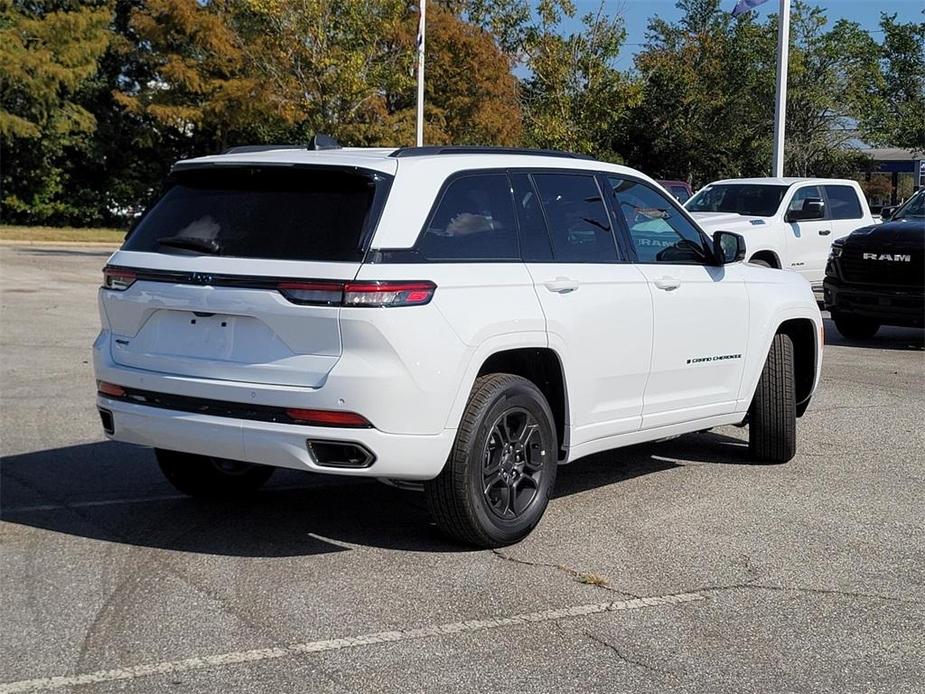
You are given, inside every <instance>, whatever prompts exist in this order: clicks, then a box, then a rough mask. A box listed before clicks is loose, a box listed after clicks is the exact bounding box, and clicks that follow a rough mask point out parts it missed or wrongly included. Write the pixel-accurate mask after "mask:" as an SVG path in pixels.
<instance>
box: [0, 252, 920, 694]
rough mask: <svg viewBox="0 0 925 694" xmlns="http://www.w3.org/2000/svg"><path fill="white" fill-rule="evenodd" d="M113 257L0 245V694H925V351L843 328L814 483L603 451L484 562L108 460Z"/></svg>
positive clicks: (784, 468) (812, 457) (331, 502)
mask: <svg viewBox="0 0 925 694" xmlns="http://www.w3.org/2000/svg"><path fill="white" fill-rule="evenodd" d="M107 255H108V251H106V250H105V249H100V248H90V247H61V248H58V247H48V246H33V247H12V246H2V247H0V276H2V278H0V288H2V313H0V379H2V381H0V393H2V419H0V453H2V456H3V460H2V466H0V515H2V523H0V575H2V578H0V581H2V583H0V624H2V629H0V694H7V693H10V692H20V691H45V690H58V691H80V692H90V691H92V692H109V691H158V692H159V691H172V692H173V691H175V692H228V691H244V690H248V691H265V692H290V691H303V692H313V693H315V692H317V693H323V692H374V691H375V692H378V691H383V692H419V691H420V692H424V691H428V692H430V691H433V692H473V691H485V692H546V691H549V692H553V691H555V692H653V693H655V692H669V691H670V692H674V691H678V692H785V691H786V692H890V693H901V692H921V691H925V514H923V511H925V483H923V481H922V476H923V472H925V445H923V444H925V436H923V423H925V397H923V393H925V388H923V385H925V351H923V336H922V332H921V331H915V330H903V329H888V328H887V329H883V330H882V331H881V333H880V334H879V335H878V336H877V337H876V338H874V339H872V340H868V341H864V342H854V343H849V342H846V341H844V340H842V339H840V338H839V337H838V336H837V334H836V333H835V332H834V328H833V327H832V326H831V324H830V323H828V324H827V335H826V337H827V342H828V346H827V348H826V352H825V366H824V374H823V381H822V387H821V390H820V391H819V393H818V394H817V396H816V398H815V399H814V401H813V403H812V405H811V407H810V409H809V411H808V413H807V414H806V416H805V417H803V419H801V420H800V423H799V454H798V456H797V457H796V459H794V460H793V461H792V462H790V463H789V464H787V465H779V466H778V465H768V466H755V465H750V464H748V463H747V460H746V457H745V455H744V450H743V443H744V438H745V431H744V430H740V429H737V428H735V427H724V428H722V429H718V430H715V431H713V432H710V433H706V434H694V435H689V436H685V437H681V438H678V439H674V440H671V441H665V442H660V443H657V444H649V445H643V446H635V447H633V448H629V449H623V450H620V451H614V452H608V453H606V454H600V455H595V456H593V457H590V458H586V459H583V460H580V461H577V462H575V463H573V464H571V465H569V466H567V467H564V468H562V469H561V471H560V473H559V480H558V487H557V492H556V497H555V499H554V500H553V501H552V503H551V504H550V507H549V510H548V511H547V514H546V517H545V519H544V521H543V522H542V523H541V525H540V527H539V528H538V529H537V530H536V531H535V532H534V533H533V534H532V535H531V536H530V537H529V538H528V539H527V540H526V541H525V542H523V543H521V544H519V545H517V546H514V547H510V548H507V549H504V550H501V551H497V552H491V551H469V550H465V549H463V548H460V547H459V546H455V545H453V544H450V543H448V542H446V541H444V540H443V539H442V538H441V537H440V536H439V535H438V534H437V533H436V531H435V530H434V528H433V526H432V524H431V523H430V521H429V518H428V516H427V512H426V510H425V508H424V504H423V500H422V499H421V498H420V497H419V495H417V494H415V493H414V492H408V491H401V490H397V489H393V488H389V487H386V486H384V485H381V484H378V483H375V482H355V481H351V480H349V479H343V478H335V477H331V478H326V477H319V476H313V475H309V474H307V473H305V474H300V473H295V472H282V471H280V472H279V473H278V474H277V475H276V476H275V477H274V478H273V480H272V481H271V482H270V484H269V485H268V487H267V488H266V490H265V491H263V492H262V493H261V494H260V495H259V496H258V497H257V498H256V499H255V500H254V501H253V502H249V503H247V504H244V505H223V504H206V503H202V502H196V501H192V500H189V499H186V498H183V497H181V496H179V495H178V494H176V493H175V492H174V491H173V490H172V488H170V487H169V486H168V485H167V483H166V482H165V481H164V480H163V479H162V477H161V475H160V473H159V472H158V470H157V469H156V467H155V463H154V458H153V456H152V454H151V453H150V452H149V451H148V450H145V449H140V448H136V447H132V446H128V445H123V444H117V443H111V442H107V441H105V439H104V437H103V435H102V432H101V430H100V426H99V422H98V420H97V415H96V412H95V409H94V396H93V393H94V385H93V377H92V373H91V367H90V364H89V351H90V343H91V342H92V341H93V338H94V337H95V335H96V332H97V329H98V321H97V315H96V287H97V285H98V284H99V278H100V272H99V270H100V268H101V267H102V265H103V263H104V262H105V259H106V257H107Z"/></svg>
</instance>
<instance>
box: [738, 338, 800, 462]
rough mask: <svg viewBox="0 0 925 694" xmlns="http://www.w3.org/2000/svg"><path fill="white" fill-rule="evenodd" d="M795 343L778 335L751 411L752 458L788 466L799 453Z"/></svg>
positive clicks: (763, 371)
mask: <svg viewBox="0 0 925 694" xmlns="http://www.w3.org/2000/svg"><path fill="white" fill-rule="evenodd" d="M794 381H795V378H794V369H793V341H792V340H791V339H790V337H789V336H788V335H781V334H778V335H775V336H774V340H773V342H771V350H770V352H768V358H767V361H765V363H764V369H763V370H762V371H761V377H760V378H759V379H758V388H757V389H756V390H755V396H754V398H753V399H752V404H751V408H750V409H749V427H748V451H749V453H750V454H751V456H752V458H754V459H755V460H758V461H763V462H769V463H786V462H787V461H788V460H790V459H791V458H793V456H794V455H796V451H797V416H796V415H797V412H796V409H797V408H796V389H795V384H794Z"/></svg>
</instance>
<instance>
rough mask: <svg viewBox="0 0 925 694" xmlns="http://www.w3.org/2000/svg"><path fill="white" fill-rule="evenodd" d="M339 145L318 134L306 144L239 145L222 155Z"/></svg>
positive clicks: (324, 147)
mask: <svg viewBox="0 0 925 694" xmlns="http://www.w3.org/2000/svg"><path fill="white" fill-rule="evenodd" d="M340 148H341V146H340V143H339V142H338V141H337V140H335V139H334V138H333V137H331V136H330V135H325V134H324V133H318V134H317V135H315V136H314V137H313V138H312V141H311V142H309V143H308V144H301V145H294V144H289V145H239V146H237V147H229V148H228V149H226V150H225V151H224V152H222V154H250V153H251V152H271V151H273V150H274V149H307V150H313V151H314V150H322V149H340Z"/></svg>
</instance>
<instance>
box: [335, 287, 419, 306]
mask: <svg viewBox="0 0 925 694" xmlns="http://www.w3.org/2000/svg"><path fill="white" fill-rule="evenodd" d="M436 289H437V285H436V284H434V283H433V282H347V284H346V285H345V286H344V306H420V305H422V304H426V303H427V302H429V301H430V300H431V298H433V296H434V291H435V290H436Z"/></svg>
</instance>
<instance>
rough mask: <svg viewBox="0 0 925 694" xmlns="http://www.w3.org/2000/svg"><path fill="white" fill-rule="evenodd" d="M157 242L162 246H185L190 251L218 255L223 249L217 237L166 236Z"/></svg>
mask: <svg viewBox="0 0 925 694" xmlns="http://www.w3.org/2000/svg"><path fill="white" fill-rule="evenodd" d="M157 242H158V243H159V244H160V245H162V246H170V247H171V248H185V249H186V250H189V251H199V252H201V253H211V254H212V255H218V252H219V251H220V250H221V249H222V247H221V246H220V245H219V244H218V241H216V240H215V239H197V238H195V237H194V236H165V237H164V238H162V239H158V240H157Z"/></svg>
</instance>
